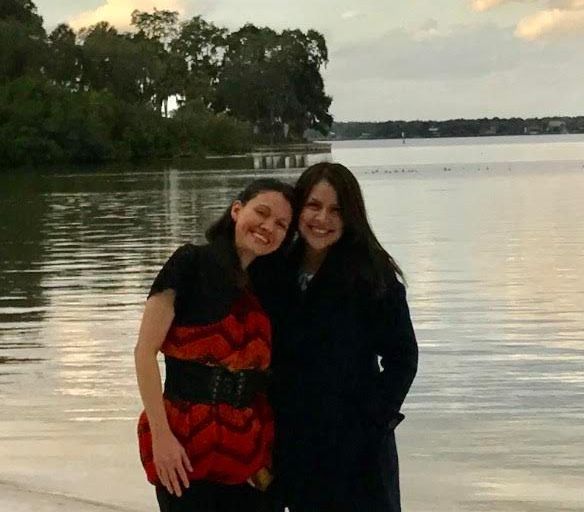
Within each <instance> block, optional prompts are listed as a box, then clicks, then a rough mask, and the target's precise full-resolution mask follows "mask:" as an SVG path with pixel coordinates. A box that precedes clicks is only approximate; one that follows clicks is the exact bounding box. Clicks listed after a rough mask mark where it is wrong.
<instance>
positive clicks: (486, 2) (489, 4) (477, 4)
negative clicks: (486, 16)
mask: <svg viewBox="0 0 584 512" xmlns="http://www.w3.org/2000/svg"><path fill="white" fill-rule="evenodd" d="M506 2H509V0H473V2H472V8H473V9H474V10H475V11H479V12H483V11H487V10H489V9H492V8H493V7H497V6H498V5H501V4H503V3H506Z"/></svg>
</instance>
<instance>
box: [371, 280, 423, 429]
mask: <svg viewBox="0 0 584 512" xmlns="http://www.w3.org/2000/svg"><path fill="white" fill-rule="evenodd" d="M373 313H374V316H375V318H373V319H372V324H373V336H374V342H375V350H376V352H377V354H378V355H379V356H381V372H380V373H379V374H378V375H377V377H376V381H375V386H374V389H373V390H372V393H371V399H370V400H369V401H368V402H367V403H368V409H369V410H368V412H369V415H370V416H369V417H370V418H372V419H373V421H375V422H377V423H379V424H384V425H387V424H389V426H390V427H391V428H395V427H396V426H397V425H398V424H399V422H400V421H401V420H403V418H404V416H403V414H401V413H400V412H399V410H400V408H401V405H402V403H403V401H404V400H405V398H406V395H407V393H408V391H409V389H410V386H411V385H412V382H413V380H414V377H415V375H416V371H417V369H418V344H417V342H416V335H415V333H414V328H413V325H412V320H411V317H410V311H409V307H408V303H407V300H406V290H405V287H404V285H403V284H401V283H399V282H396V284H395V286H393V287H392V288H391V289H390V290H387V291H386V293H385V294H384V295H383V297H382V298H381V299H380V300H379V301H378V303H377V304H376V307H375V308H373Z"/></svg>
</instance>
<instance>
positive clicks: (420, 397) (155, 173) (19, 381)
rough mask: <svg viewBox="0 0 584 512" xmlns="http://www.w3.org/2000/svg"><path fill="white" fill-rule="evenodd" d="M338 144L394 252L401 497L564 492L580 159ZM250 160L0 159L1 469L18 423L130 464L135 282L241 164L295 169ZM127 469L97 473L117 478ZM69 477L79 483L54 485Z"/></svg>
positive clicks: (194, 225) (236, 177) (573, 428)
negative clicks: (58, 166) (413, 333)
mask: <svg viewBox="0 0 584 512" xmlns="http://www.w3.org/2000/svg"><path fill="white" fill-rule="evenodd" d="M346 149H347V151H349V150H350V151H353V153H351V155H352V156H351V158H354V159H356V160H359V159H360V161H361V162H363V165H357V166H356V168H355V169H356V172H357V174H358V177H359V180H360V182H361V184H362V186H363V189H364V192H365V195H366V200H367V204H368V207H369V213H370V216H371V221H372V223H373V225H374V228H375V230H376V232H377V233H378V234H379V236H380V239H381V241H382V242H383V243H384V245H385V246H386V247H387V248H388V249H389V250H390V251H391V252H392V254H393V255H394V256H395V257H396V258H397V260H398V261H399V262H400V263H401V264H402V265H403V267H404V269H405V271H406V275H407V277H408V281H409V283H410V287H409V292H408V293H409V300H410V304H411V307H412V312H413V315H414V320H415V324H416V328H417V333H418V337H419V339H420V345H421V366H420V372H419V375H418V378H417V379H416V382H415V385H414V388H413V390H412V393H411V395H410V397H409V398H408V401H407V404H406V413H407V415H408V421H407V422H406V425H405V426H404V427H400V431H399V432H398V436H399V437H400V449H401V455H402V457H403V458H402V466H403V481H404V499H405V501H406V504H407V509H408V510H412V511H418V512H422V511H424V512H425V511H427V510H432V511H433V512H436V511H440V510H445V511H446V510H448V511H449V512H451V511H462V510H469V511H470V510H481V509H482V508H485V507H486V505H485V503H487V502H488V503H492V504H493V507H492V510H510V511H511V510H512V511H514V512H518V511H520V510H529V507H527V506H526V507H523V508H522V506H521V505H518V503H521V502H524V501H525V499H527V498H526V496H528V495H529V493H530V492H531V493H535V491H536V490H537V485H535V484H534V482H537V481H546V482H549V484H548V487H547V491H546V492H549V493H551V495H555V496H557V500H555V501H553V500H551V501H550V500H546V499H544V498H537V499H538V500H539V501H537V503H536V504H534V505H533V506H534V507H539V509H541V510H561V508H560V506H559V505H558V506H557V507H556V505H557V504H558V503H561V504H562V505H561V506H562V507H564V508H565V509H566V510H576V509H575V508H570V507H572V505H573V503H574V501H573V495H572V493H573V489H574V488H575V486H574V485H572V484H571V483H570V482H571V481H572V480H571V479H572V478H573V477H574V475H575V474H576V473H577V471H578V470H579V467H580V465H581V460H582V458H583V457H584V451H583V450H584V448H583V445H582V443H581V442H580V440H581V438H582V436H583V435H584V431H583V427H582V425H583V423H582V421H583V420H584V411H583V408H582V405H581V397H582V395H583V394H584V378H583V376H582V371H581V369H582V367H583V365H584V281H583V279H582V273H581V269H582V267H584V210H583V209H582V208H581V206H580V205H581V198H582V197H584V172H582V170H581V169H580V168H579V167H577V166H576V167H574V165H573V162H568V163H566V162H560V163H558V164H553V165H552V164H550V163H549V162H547V163H537V164H531V163H528V164H525V163H523V164H517V163H514V164H513V168H512V170H511V171H510V170H509V167H508V165H507V164H503V163H501V164H500V165H492V166H489V170H488V171H486V169H483V171H484V172H483V171H481V172H477V171H476V170H475V169H474V168H472V169H471V168H470V167H469V166H468V165H467V164H456V165H452V166H449V167H450V168H451V170H450V171H449V172H444V171H443V166H438V164H436V165H428V166H423V165H415V166H411V169H413V170H415V172H407V169H408V168H410V167H407V168H406V167H404V169H406V170H405V171H404V172H403V173H402V172H401V171H399V172H397V173H394V172H393V170H394V169H396V168H397V167H396V166H395V165H394V163H393V162H386V163H385V165H383V166H377V167H376V166H374V165H368V164H367V162H369V160H370V157H369V156H368V154H365V155H362V156H360V157H359V155H358V154H357V153H355V152H354V151H356V149H355V148H352V147H350V145H349V147H347V148H346ZM360 151H365V150H363V149H360ZM572 151H576V149H572ZM341 154H342V153H341ZM439 154H441V153H439ZM333 156H335V157H336V158H339V157H338V156H337V154H333ZM311 158H313V159H314V160H310V159H311ZM318 158H319V157H318V156H315V155H309V161H308V162H306V164H310V163H313V162H314V161H315V160H316V159H318ZM230 162H231V161H230ZM375 165H377V164H375ZM251 166H252V163H251V162H248V166H247V168H245V169H241V170H234V169H231V170H229V171H224V170H219V169H215V170H193V169H190V168H178V167H176V166H173V167H166V168H159V169H151V170H144V171H140V170H138V171H137V172H136V170H135V169H134V170H132V171H130V170H124V169H109V170H102V171H98V172H92V173H87V172H83V171H80V170H71V171H67V172H60V173H54V174H49V173H43V172H40V173H32V174H28V175H23V176H19V177H18V178H9V177H7V176H2V177H0V214H1V218H2V221H3V222H2V224H1V227H0V229H1V231H0V237H1V238H0V243H1V244H0V251H1V259H0V285H1V288H0V290H1V291H0V394H2V397H3V413H2V420H1V421H0V437H1V438H2V439H3V440H4V441H6V442H5V443H3V449H4V451H3V452H2V454H3V457H4V460H5V461H8V462H6V463H5V464H8V465H9V466H10V467H8V466H6V467H5V468H4V467H3V468H2V471H3V474H5V473H6V474H9V476H10V475H12V473H11V472H12V471H13V469H11V468H13V467H14V464H15V462H14V461H15V460H21V459H20V458H19V457H22V455H21V454H22V450H23V447H22V443H23V439H28V442H30V443H31V444H30V449H29V452H30V453H31V454H34V457H32V456H31V458H30V459H27V460H25V461H24V462H22V464H23V465H28V466H30V467H31V468H34V471H33V473H35V472H36V473H41V474H45V473H46V474H52V473H53V470H54V458H53V459H51V456H50V455H46V456H45V455H43V454H44V453H45V452H44V451H43V448H39V446H41V445H37V444H34V443H36V442H37V441H35V440H40V441H39V442H43V443H46V442H48V440H50V439H54V440H55V443H57V446H56V448H55V449H54V452H55V453H57V454H59V453H61V451H62V450H64V449H65V448H63V447H64V446H66V447H67V450H69V452H71V451H75V453H79V454H83V453H85V452H84V450H87V449H89V448H88V447H90V448H91V447H94V448H95V446H97V445H98V444H99V442H98V441H97V440H99V439H102V438H103V432H104V431H107V432H111V436H112V437H111V439H112V441H111V446H110V447H109V449H110V450H111V453H109V455H108V460H107V461H103V462H102V464H103V467H102V466H99V465H98V466H99V468H100V469H99V468H98V472H100V474H101V473H102V472H103V470H104V468H106V467H107V468H109V469H108V471H114V470H113V469H111V468H112V467H118V468H126V469H127V467H128V461H129V460H132V461H134V462H135V463H136V465H137V464H138V462H137V459H136V460H134V458H132V457H135V453H134V451H133V448H134V446H133V443H134V438H133V437H131V436H132V435H133V433H132V432H133V422H134V421H135V418H136V415H137V412H138V410H139V408H140V404H139V399H138V394H137V390H136V385H135V381H134V371H133V359H132V347H133V345H134V343H135V339H136V335H137V331H138V322H139V319H140V314H141V310H142V307H143V303H144V299H145V295H146V293H147V290H148V287H149V285H150V283H151V281H152V279H153V277H154V275H155V274H156V272H157V271H158V269H159V267H160V265H161V264H162V263H163V262H164V261H165V260H166V258H167V257H168V256H169V255H170V254H171V252H172V251H173V250H174V249H175V248H176V247H177V246H178V245H180V244H182V243H184V242H187V241H194V242H200V241H202V240H203V237H204V230H205V228H206V227H207V226H208V224H209V223H210V222H211V221H212V220H213V219H215V218H217V217H218V216H219V215H220V214H221V213H222V211H223V210H224V208H225V207H226V206H227V205H228V203H229V201H230V200H231V199H232V198H233V197H234V195H235V194H236V193H237V192H238V191H239V190H240V189H241V188H242V187H243V186H244V185H245V184H247V183H248V182H249V181H250V180H251V179H253V178H254V177H256V176H258V175H266V174H267V173H268V172H269V173H270V174H271V175H276V176H278V177H281V178H282V179H284V180H288V181H293V180H294V179H295V177H296V176H297V175H298V172H299V170H298V169H280V170H272V171H265V170H264V171H255V170H253V169H251ZM385 170H388V171H391V172H387V173H385ZM376 171H377V172H376ZM27 422H28V423H27ZM108 425H111V426H109V427H108ZM81 428H82V430H80V429H81ZM104 429H105V430H104ZM108 429H109V430H108ZM124 429H126V430H127V432H130V433H129V434H128V435H127V437H123V436H122V437H120V434H119V432H120V431H126V430H124ZM22 432H32V433H34V435H32V434H31V435H30V436H26V435H25V434H22ZM79 432H82V434H79ZM75 436H86V437H82V438H75ZM72 438H75V439H76V441H71V439H72ZM11 439H17V442H12V441H8V440H11ZM42 446H45V445H42ZM60 450H61V451H60ZM69 452H68V453H69ZM77 457H81V458H83V456H82V455H77ZM104 458H105V457H104ZM112 461H113V463H112ZM106 464H107V466H106ZM28 466H27V467H28ZM31 471H32V470H31ZM106 473H107V471H106ZM106 473H104V474H106ZM134 473H135V477H136V479H138V478H140V477H141V474H140V473H139V468H133V469H132V470H131V471H129V474H130V475H134ZM23 474H24V473H23ZM10 478H12V476H10ZM128 478H129V476H128V474H126V473H123V474H122V473H119V474H115V475H114V476H113V477H110V479H111V480H112V481H114V480H115V481H119V482H120V485H121V486H122V484H123V487H124V489H127V488H135V486H132V485H126V484H125V482H127V479H128ZM29 480H30V479H29ZM91 480H92V482H93V479H91ZM25 481H28V480H26V479H25ZM35 481H36V480H35ZM67 481H68V480H67V478H64V479H63V482H65V483H66V482H67ZM140 482H141V480H140ZM53 484H54V480H53V479H52V480H51V485H53ZM63 485H65V484H63ZM85 485H86V486H89V484H85ZM78 489H86V487H83V485H80V486H78V487H76V490H75V491H67V489H65V490H64V492H69V493H76V492H77V490H78ZM138 489H139V490H140V492H139V493H137V494H140V496H146V497H145V498H136V499H138V500H139V499H143V500H144V501H137V502H136V503H143V504H146V503H151V500H150V495H146V493H145V492H143V491H144V489H141V488H138ZM580 490H581V489H580V488H579V487H578V491H580ZM534 495H535V494H534ZM538 496H539V495H538ZM118 497H119V496H118ZM114 498H115V499H117V497H114ZM534 499H536V498H534ZM522 500H523V501H522ZM506 503H507V504H510V505H509V509H506V508H505V506H506V505H505V504H506ZM473 507H474V508H473ZM481 507H482V508H481ZM545 507H548V508H547V509H546V508H545ZM550 507H551V508H550ZM134 508H138V506H136V507H134ZM533 510H537V508H533Z"/></svg>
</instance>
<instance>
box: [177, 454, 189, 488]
mask: <svg viewBox="0 0 584 512" xmlns="http://www.w3.org/2000/svg"><path fill="white" fill-rule="evenodd" d="M190 466H191V463H190V461H189V458H188V457H187V454H186V453H185V452H184V450H183V451H182V452H181V461H180V464H179V465H178V466H177V467H176V471H177V473H178V476H179V477H180V479H181V482H182V484H183V485H184V487H185V489H188V487H189V477H188V475H187V471H192V469H189V468H190Z"/></svg>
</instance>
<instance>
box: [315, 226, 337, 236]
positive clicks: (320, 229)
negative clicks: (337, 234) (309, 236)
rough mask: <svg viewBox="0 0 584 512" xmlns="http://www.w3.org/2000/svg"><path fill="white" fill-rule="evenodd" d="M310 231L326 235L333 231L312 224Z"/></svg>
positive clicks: (318, 234)
mask: <svg viewBox="0 0 584 512" xmlns="http://www.w3.org/2000/svg"><path fill="white" fill-rule="evenodd" d="M310 231H311V232H312V233H314V234H315V235H317V236H326V235H328V234H330V233H332V231H331V230H329V229H323V228H317V227H316V226H310Z"/></svg>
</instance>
